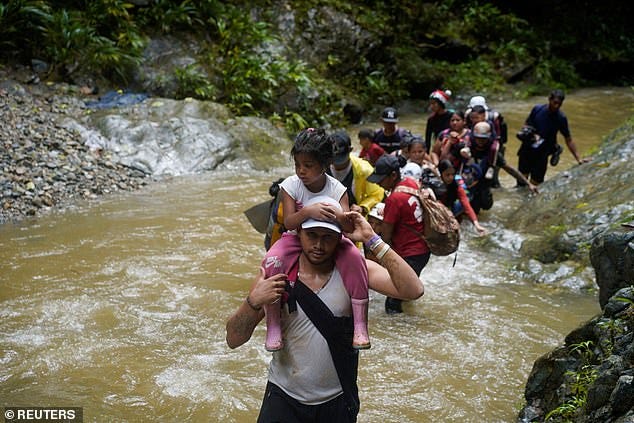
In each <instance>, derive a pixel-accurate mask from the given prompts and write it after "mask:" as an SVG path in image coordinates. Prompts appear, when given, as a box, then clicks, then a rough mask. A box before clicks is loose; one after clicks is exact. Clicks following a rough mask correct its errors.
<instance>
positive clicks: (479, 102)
mask: <svg viewBox="0 0 634 423" xmlns="http://www.w3.org/2000/svg"><path fill="white" fill-rule="evenodd" d="M474 106H482V107H484V108H485V109H488V107H487V101H486V99H485V98H484V97H482V96H481V95H476V96H473V97H471V100H469V108H470V109H472V108H473V107H474Z"/></svg>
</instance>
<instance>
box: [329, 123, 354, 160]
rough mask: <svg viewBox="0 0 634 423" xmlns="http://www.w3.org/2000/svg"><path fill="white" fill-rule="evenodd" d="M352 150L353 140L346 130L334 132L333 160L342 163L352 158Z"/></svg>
mask: <svg viewBox="0 0 634 423" xmlns="http://www.w3.org/2000/svg"><path fill="white" fill-rule="evenodd" d="M351 151H352V141H351V140H350V136H349V135H348V134H347V133H346V132H344V131H338V132H335V133H334V134H332V152H333V158H332V161H333V163H334V164H336V165H341V164H344V163H346V162H347V161H348V160H350V152H351Z"/></svg>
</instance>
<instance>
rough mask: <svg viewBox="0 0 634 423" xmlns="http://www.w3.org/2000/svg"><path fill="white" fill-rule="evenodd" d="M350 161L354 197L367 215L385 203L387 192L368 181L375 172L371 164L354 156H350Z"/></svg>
mask: <svg viewBox="0 0 634 423" xmlns="http://www.w3.org/2000/svg"><path fill="white" fill-rule="evenodd" d="M350 161H351V162H352V177H353V182H354V197H355V198H356V200H357V204H358V205H359V206H361V207H362V208H363V211H364V215H367V214H368V212H369V211H370V210H372V207H374V206H375V205H376V204H377V203H380V202H381V201H383V197H384V196H385V192H384V190H383V188H381V187H380V186H379V185H377V184H373V183H372V182H368V181H367V178H368V176H370V175H371V174H372V172H374V167H373V166H372V165H371V164H370V162H368V161H367V160H363V159H361V158H359V157H356V156H353V155H352V154H350Z"/></svg>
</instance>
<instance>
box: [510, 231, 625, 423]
mask: <svg viewBox="0 0 634 423" xmlns="http://www.w3.org/2000/svg"><path fill="white" fill-rule="evenodd" d="M590 258H591V260H592V264H593V266H594V270H595V272H596V277H597V284H598V285H599V290H600V295H599V299H600V305H601V308H602V314H601V315H599V316H596V317H595V318H593V319H591V320H590V321H589V322H587V323H585V324H584V325H582V326H580V327H579V328H578V329H576V330H574V331H573V332H571V333H570V334H569V335H568V336H567V337H566V339H565V344H564V345H563V346H561V347H559V348H557V349H555V350H553V351H551V352H550V353H548V354H546V355H544V356H543V357H541V358H539V359H538V360H537V361H536V362H535V364H534V366H533V370H532V371H531V374H530V376H529V378H528V382H527V383H526V390H525V398H526V405H525V406H524V408H523V409H522V411H521V412H520V414H519V416H518V420H517V421H518V422H522V423H528V422H542V421H553V422H562V421H565V422H580V423H581V422H583V423H605V422H614V423H631V422H634V286H632V281H633V280H634V232H632V231H631V230H629V228H628V229H626V230H625V231H615V232H609V233H606V234H603V235H601V236H598V237H597V238H595V240H594V241H593V243H592V248H591V250H590Z"/></svg>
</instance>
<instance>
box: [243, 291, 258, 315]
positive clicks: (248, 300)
mask: <svg viewBox="0 0 634 423" xmlns="http://www.w3.org/2000/svg"><path fill="white" fill-rule="evenodd" d="M244 300H245V301H246V302H247V304H248V305H249V307H251V308H252V309H253V310H254V311H260V310H262V306H260V307H256V306H254V305H253V303H251V300H250V299H249V296H248V295H247V298H245V299H244Z"/></svg>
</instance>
